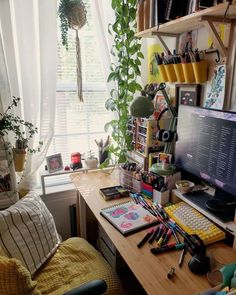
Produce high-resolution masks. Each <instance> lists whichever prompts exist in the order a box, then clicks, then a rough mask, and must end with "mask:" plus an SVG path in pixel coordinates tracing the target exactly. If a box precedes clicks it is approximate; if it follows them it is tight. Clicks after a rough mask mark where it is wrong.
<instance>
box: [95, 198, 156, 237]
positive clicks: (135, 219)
mask: <svg viewBox="0 0 236 295" xmlns="http://www.w3.org/2000/svg"><path fill="white" fill-rule="evenodd" d="M100 214H101V215H102V216H103V217H105V218H106V219H107V220H108V221H109V222H110V223H111V224H112V225H113V226H114V227H115V228H116V229H117V230H118V231H119V232H120V233H122V234H123V235H124V236H127V235H130V234H132V233H135V232H137V231H140V230H142V229H144V228H147V227H149V226H152V225H155V224H157V223H158V220H157V219H156V217H155V216H153V215H152V214H151V213H149V211H147V210H146V209H144V208H143V207H142V206H141V205H140V204H136V203H134V202H133V201H128V202H123V203H120V204H117V205H115V206H110V207H106V208H104V209H102V210H101V212H100Z"/></svg>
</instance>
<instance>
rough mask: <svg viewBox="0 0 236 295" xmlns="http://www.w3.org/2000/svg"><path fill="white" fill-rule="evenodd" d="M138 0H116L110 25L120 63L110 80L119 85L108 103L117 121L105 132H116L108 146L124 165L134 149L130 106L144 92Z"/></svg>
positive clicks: (110, 151)
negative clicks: (135, 95) (136, 33)
mask: <svg viewBox="0 0 236 295" xmlns="http://www.w3.org/2000/svg"><path fill="white" fill-rule="evenodd" d="M136 2H137V1H136V0H122V1H120V0H112V8H113V10H114V12H115V22H114V24H113V25H110V26H109V33H110V34H111V35H112V36H113V38H114V45H113V48H112V54H113V55H114V56H115V59H116V60H117V64H116V65H115V64H112V65H111V72H110V75H109V77H108V81H112V82H113V83H114V84H115V88H114V89H112V90H111V92H110V98H109V99H108V100H107V101H106V108H107V110H111V111H113V112H114V113H115V119H114V120H112V121H110V122H108V123H106V125H105V130H106V131H108V129H109V128H111V129H112V133H111V135H112V139H113V141H112V142H111V144H110V145H109V147H108V151H109V158H108V159H107V160H106V163H104V166H105V165H107V164H108V163H109V159H111V158H113V157H114V156H115V158H116V162H118V163H122V162H125V161H126V159H127V152H128V151H129V150H132V145H131V142H132V138H131V135H130V134H129V133H128V132H127V130H128V119H129V105H130V102H131V101H132V100H133V98H134V94H135V92H136V91H140V90H141V89H142V87H141V85H140V84H139V83H138V82H137V78H138V77H139V76H140V75H141V73H140V69H139V67H140V65H141V59H143V57H144V56H143V54H142V52H141V44H140V40H139V39H138V38H136V37H135V30H136V5H137V3H136Z"/></svg>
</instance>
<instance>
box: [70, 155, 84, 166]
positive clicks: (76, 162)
mask: <svg viewBox="0 0 236 295" xmlns="http://www.w3.org/2000/svg"><path fill="white" fill-rule="evenodd" d="M70 167H71V168H72V169H73V170H76V169H79V168H82V167H83V165H82V163H81V154H80V153H72V154H71V164H70Z"/></svg>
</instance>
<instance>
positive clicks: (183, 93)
mask: <svg viewBox="0 0 236 295" xmlns="http://www.w3.org/2000/svg"><path fill="white" fill-rule="evenodd" d="M175 97H176V108H177V109H178V105H179V104H184V105H190V106H199V103H200V85H199V84H176V85H175Z"/></svg>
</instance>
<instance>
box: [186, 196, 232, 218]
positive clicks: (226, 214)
mask: <svg viewBox="0 0 236 295" xmlns="http://www.w3.org/2000/svg"><path fill="white" fill-rule="evenodd" d="M222 194H223V195H222ZM183 195H184V196H185V197H186V198H188V199H189V200H190V201H191V202H193V203H194V204H196V205H197V206H199V207H200V208H202V209H203V210H205V211H207V212H208V213H210V214H211V215H214V216H215V217H216V218H218V219H220V220H221V221H223V222H229V221H233V220H234V212H235V206H230V207H229V209H227V211H223V212H222V211H220V212H215V211H212V210H210V209H208V208H207V207H206V201H208V200H212V199H214V198H216V199H221V200H224V201H226V202H231V201H232V197H231V196H230V195H228V194H227V193H224V192H218V191H217V192H216V195H215V196H214V197H213V196H211V195H209V194H208V193H206V192H205V191H196V192H193V193H191V192H190V193H186V194H183ZM234 200H235V198H234Z"/></svg>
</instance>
